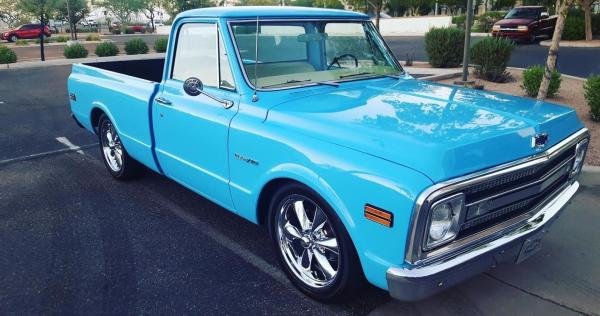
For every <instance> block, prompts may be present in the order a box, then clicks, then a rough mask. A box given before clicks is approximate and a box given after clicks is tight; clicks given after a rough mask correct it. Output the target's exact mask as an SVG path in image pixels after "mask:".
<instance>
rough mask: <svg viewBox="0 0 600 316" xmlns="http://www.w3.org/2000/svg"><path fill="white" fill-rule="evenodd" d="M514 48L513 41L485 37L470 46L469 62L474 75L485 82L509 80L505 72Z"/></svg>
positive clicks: (508, 75)
mask: <svg viewBox="0 0 600 316" xmlns="http://www.w3.org/2000/svg"><path fill="white" fill-rule="evenodd" d="M514 47H515V44H514V42H513V41H511V40H509V39H504V38H501V37H486V38H484V39H483V40H481V41H479V42H477V43H475V44H474V45H473V46H471V62H472V63H473V64H475V74H476V75H477V76H478V77H480V78H482V79H485V80H488V81H493V82H505V81H507V80H508V79H509V78H510V74H509V73H508V72H507V71H506V66H508V61H509V60H510V55H511V53H512V51H513V49H514Z"/></svg>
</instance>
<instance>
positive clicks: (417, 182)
mask: <svg viewBox="0 0 600 316" xmlns="http://www.w3.org/2000/svg"><path fill="white" fill-rule="evenodd" d="M254 124H255V123H252V124H250V122H249V124H248V125H246V124H245V123H244V120H242V119H241V118H237V119H236V120H234V122H233V123H232V128H231V131H230V148H231V149H230V155H231V156H230V172H231V173H230V178H231V182H230V188H231V195H232V200H233V203H234V205H235V209H236V212H237V213H238V214H239V215H240V216H242V217H245V218H247V219H249V220H250V221H253V222H255V223H257V222H258V221H259V218H258V214H259V210H258V205H259V197H260V194H261V192H262V190H263V189H264V187H265V185H267V183H269V182H270V181H273V180H276V179H292V180H295V181H297V182H300V183H303V184H305V185H307V186H308V187H310V188H311V189H312V190H314V191H315V192H317V193H318V194H319V195H320V196H321V197H322V198H323V199H324V200H325V201H326V202H327V203H329V205H330V206H331V207H332V208H333V210H334V211H335V212H336V213H337V215H338V217H339V218H340V220H341V221H342V223H343V224H344V226H345V228H346V230H347V231H348V233H349V235H350V238H351V239H352V241H353V243H354V246H355V248H356V250H357V253H358V256H359V259H360V262H361V264H362V268H363V271H364V273H365V276H366V277H367V280H369V281H370V282H371V283H372V284H374V285H376V286H378V287H380V288H383V289H386V288H387V282H386V271H387V269H388V268H389V267H391V266H398V265H401V264H402V263H403V262H404V253H405V246H406V238H407V236H408V232H409V224H410V220H411V215H412V210H413V206H414V201H415V199H416V198H417V196H418V194H419V193H421V192H422V191H423V190H424V189H425V188H427V187H429V186H430V185H432V182H431V180H429V178H427V177H426V176H425V175H423V174H422V173H420V172H417V171H414V170H412V169H409V168H407V167H404V166H401V165H398V164H395V163H392V162H389V161H386V160H383V159H380V158H376V157H374V156H371V155H368V154H365V153H362V152H358V151H355V150H352V149H349V148H346V147H342V146H337V145H333V144H331V143H327V142H324V141H320V140H317V139H315V138H311V137H307V136H304V135H301V134H297V133H293V134H292V132H291V131H290V130H285V129H281V128H277V127H274V126H271V125H270V124H268V123H267V124H264V123H261V125H260V126H258V128H255V127H254V126H253V125H254ZM236 154H237V155H236ZM240 157H243V158H251V161H252V162H253V163H248V160H246V159H240ZM365 204H371V205H374V206H377V207H379V208H382V209H384V210H387V211H389V212H391V213H393V214H394V215H393V216H394V223H393V226H392V227H389V228H388V227H385V226H383V225H381V224H378V223H376V222H373V221H370V220H368V219H366V218H365V217H364V206H365Z"/></svg>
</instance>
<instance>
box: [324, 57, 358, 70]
mask: <svg viewBox="0 0 600 316" xmlns="http://www.w3.org/2000/svg"><path fill="white" fill-rule="evenodd" d="M348 57H350V58H352V59H354V67H358V58H356V56H354V55H352V54H342V55H339V56H337V57H334V58H333V60H332V61H331V63H330V64H329V65H328V66H327V70H330V69H331V67H332V66H333V65H334V64H337V67H338V68H342V65H340V60H341V59H344V58H348Z"/></svg>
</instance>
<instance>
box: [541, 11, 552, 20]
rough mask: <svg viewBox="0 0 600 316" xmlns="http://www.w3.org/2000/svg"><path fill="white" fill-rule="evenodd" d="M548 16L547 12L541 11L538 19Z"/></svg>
mask: <svg viewBox="0 0 600 316" xmlns="http://www.w3.org/2000/svg"><path fill="white" fill-rule="evenodd" d="M548 17H550V15H549V14H548V12H542V14H540V19H547V18H548Z"/></svg>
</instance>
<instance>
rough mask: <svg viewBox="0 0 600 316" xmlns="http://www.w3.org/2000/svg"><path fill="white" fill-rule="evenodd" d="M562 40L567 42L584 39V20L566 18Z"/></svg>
mask: <svg viewBox="0 0 600 316" xmlns="http://www.w3.org/2000/svg"><path fill="white" fill-rule="evenodd" d="M562 39H563V40H567V41H576V40H583V39H585V19H584V18H583V17H579V16H567V19H566V20H565V28H564V30H563V34H562Z"/></svg>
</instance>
